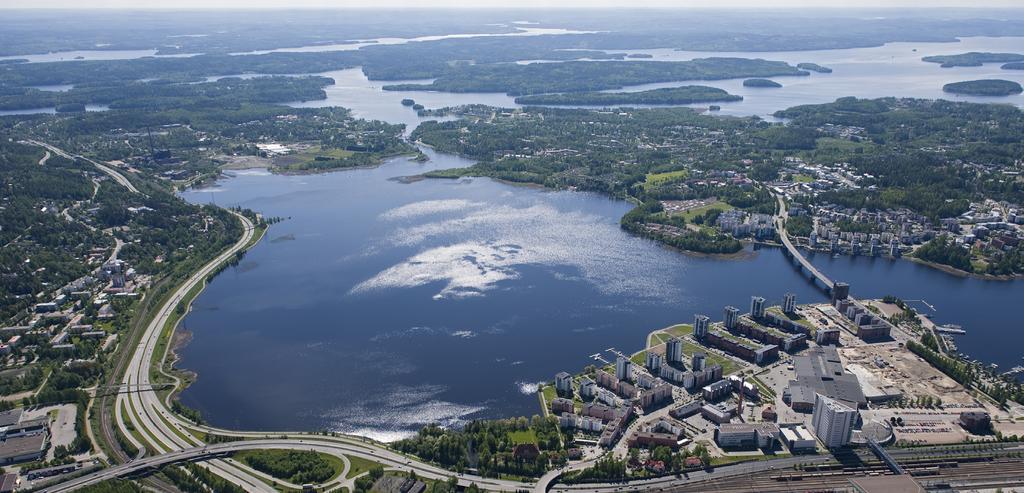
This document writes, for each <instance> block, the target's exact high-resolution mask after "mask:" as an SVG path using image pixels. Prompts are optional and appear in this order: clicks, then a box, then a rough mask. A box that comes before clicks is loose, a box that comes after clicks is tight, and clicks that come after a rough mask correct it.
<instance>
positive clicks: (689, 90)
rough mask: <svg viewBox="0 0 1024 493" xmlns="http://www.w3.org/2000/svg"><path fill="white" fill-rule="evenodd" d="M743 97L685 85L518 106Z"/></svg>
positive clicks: (528, 99) (545, 97)
mask: <svg viewBox="0 0 1024 493" xmlns="http://www.w3.org/2000/svg"><path fill="white" fill-rule="evenodd" d="M742 99H743V97H742V96H737V95H734V94H729V93H728V92H726V91H725V90H723V89H719V88H717V87H708V86H682V87H667V88H663V89H651V90H649V91H638V92H575V93H561V94H535V95H531V96H520V97H518V98H516V103H518V104H535V105H538V104H548V105H593V106H600V105H620V104H691V103H705V102H710V101H741V100H742Z"/></svg>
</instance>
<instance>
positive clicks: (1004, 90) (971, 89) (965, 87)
mask: <svg viewBox="0 0 1024 493" xmlns="http://www.w3.org/2000/svg"><path fill="white" fill-rule="evenodd" d="M942 90H943V92H948V93H951V94H966V95H968V96H1010V95H1013V94H1020V93H1021V92H1022V91H1024V88H1022V87H1021V85H1020V84H1018V83H1016V82H1014V81H1011V80H1002V79H981V80H968V81H964V82H952V83H949V84H946V85H944V86H942Z"/></svg>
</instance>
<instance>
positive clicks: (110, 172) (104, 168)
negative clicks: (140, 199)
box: [25, 139, 142, 194]
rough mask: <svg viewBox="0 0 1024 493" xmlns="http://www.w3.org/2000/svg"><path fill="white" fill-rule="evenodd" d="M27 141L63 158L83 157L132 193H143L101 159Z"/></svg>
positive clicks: (44, 160) (40, 162) (38, 142)
mask: <svg viewBox="0 0 1024 493" xmlns="http://www.w3.org/2000/svg"><path fill="white" fill-rule="evenodd" d="M25 142H28V143H29V144H32V145H37V146H39V147H43V148H45V149H46V150H47V151H49V152H52V153H54V154H56V155H58V156H60V157H62V158H65V159H70V160H72V161H76V160H79V159H81V160H83V161H85V162H88V163H91V164H92V165H93V166H96V167H97V168H99V170H100V171H102V172H104V173H106V174H107V175H109V176H110V177H111V178H113V179H114V181H116V182H117V183H118V184H120V185H121V186H123V187H125V188H127V189H128V190H129V191H131V192H132V193H138V194H141V193H142V192H140V191H139V189H137V188H135V185H132V182H130V181H128V178H125V176H124V175H122V174H121V173H120V172H118V171H117V170H115V169H114V168H111V167H110V166H109V165H106V164H103V163H100V162H99V161H95V160H92V159H89V158H87V157H85V156H81V155H73V154H69V153H67V152H64V151H63V150H61V149H58V148H57V147H54V146H53V145H50V144H47V143H45V142H40V141H38V140H31V139H27V140H26V141H25ZM47 159H49V156H46V157H45V159H41V160H40V161H39V164H45V163H46V160H47Z"/></svg>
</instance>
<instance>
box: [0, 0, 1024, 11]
mask: <svg viewBox="0 0 1024 493" xmlns="http://www.w3.org/2000/svg"><path fill="white" fill-rule="evenodd" d="M283 4H284V5H283ZM388 8H415V9H423V10H429V9H510V10H519V9H544V10H564V9H614V8H629V9H699V10H719V9H758V10H770V9H807V8H811V9H821V10H842V9H850V10H864V9H915V10H916V9H920V10H926V9H928V10H930V9H935V8H963V9H1006V8H1010V9H1021V8H1024V5H1021V3H1020V1H1019V0H981V1H963V0H936V1H933V2H930V3H929V4H928V5H927V6H923V5H921V3H920V2H917V1H913V0H909V1H908V0H894V1H889V0H861V1H851V0H836V1H829V2H822V1H820V0H764V1H751V0H721V1H719V2H717V3H716V5H714V6H713V7H709V6H707V4H706V3H705V2H701V1H697V0H680V1H673V0H640V1H635V2H627V1H623V0H589V1H588V0H566V1H563V2H560V3H559V4H558V5H557V6H552V5H551V3H550V2H549V1H547V0H520V1H515V2H513V1H508V0H479V1H476V2H472V3H470V2H465V1H460V0H437V1H434V2H431V4H430V5H423V4H422V3H421V2H415V1H410V0H379V1H375V2H372V3H367V2H365V1H353V0H341V1H330V0H293V1H289V2H281V1H280V0H209V1H204V0H180V1H178V2H175V4H174V6H173V7H168V6H167V4H166V2H161V1H154V0H102V1H94V2H88V3H84V2H76V1H73V0H37V1H36V2H34V3H33V5H32V6H31V7H26V6H25V5H24V3H23V2H20V1H13V0H0V9H12V10H40V9H68V10H83V9H128V10H190V9H225V10H254V9H370V10H372V9H388Z"/></svg>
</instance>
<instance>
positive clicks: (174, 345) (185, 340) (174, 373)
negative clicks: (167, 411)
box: [151, 224, 270, 407]
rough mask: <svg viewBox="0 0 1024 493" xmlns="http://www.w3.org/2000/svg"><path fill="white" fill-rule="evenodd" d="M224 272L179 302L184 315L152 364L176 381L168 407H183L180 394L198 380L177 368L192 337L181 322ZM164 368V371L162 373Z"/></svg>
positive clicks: (262, 233)
mask: <svg viewBox="0 0 1024 493" xmlns="http://www.w3.org/2000/svg"><path fill="white" fill-rule="evenodd" d="M257 227H258V226H257ZM269 231H270V225H269V224H267V225H266V226H265V227H264V228H263V230H262V231H260V232H259V234H258V235H256V236H254V237H253V238H252V240H251V241H250V242H249V244H247V245H246V246H245V247H244V248H242V249H241V250H240V252H241V253H243V254H244V253H245V252H248V251H249V250H250V249H251V248H253V247H255V246H256V245H258V244H259V243H260V242H261V241H263V239H264V238H265V237H266V236H267V232H269ZM225 270H227V269H220V270H218V271H216V273H215V274H213V275H212V276H210V277H207V278H206V279H204V280H203V282H202V286H201V287H200V289H199V290H198V291H197V292H196V293H195V295H194V296H192V297H191V298H185V299H182V300H181V301H180V302H179V303H184V306H185V313H184V314H183V315H182V316H181V317H180V318H178V320H177V321H175V323H174V326H173V327H172V328H171V330H170V333H169V334H168V335H167V336H166V337H167V338H168V341H167V345H166V347H165V348H164V352H163V354H162V355H159V356H160V360H159V362H157V361H155V360H154V363H157V366H155V368H156V369H157V371H159V372H160V373H163V374H164V375H167V376H169V377H171V378H172V379H174V380H176V382H175V384H174V387H173V388H172V389H171V391H170V393H168V395H167V400H166V403H167V405H170V403H171V401H177V402H179V403H180V404H181V405H182V406H184V403H181V401H180V397H181V394H182V393H184V392H185V390H187V389H188V388H189V387H190V386H191V385H192V383H194V382H195V381H196V380H197V379H198V378H199V373H198V372H196V371H194V370H190V369H188V368H179V367H178V366H177V363H178V362H179V361H180V360H181V354H180V351H182V350H183V349H185V348H186V347H187V346H188V345H189V344H190V343H191V342H192V339H193V335H194V334H193V332H192V331H191V330H188V329H187V328H183V327H182V324H181V322H182V320H184V319H185V317H187V316H188V315H189V313H191V312H192V304H193V303H195V301H196V300H197V299H199V296H200V295H202V294H203V291H205V290H206V288H207V287H208V286H209V285H210V283H211V282H213V280H214V279H216V278H217V276H218V275H220V274H221V273H223V272H224V271H225ZM154 356H157V355H154ZM165 368H166V371H164V369H165ZM151 369H152V368H151ZM186 407H187V406H186Z"/></svg>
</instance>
